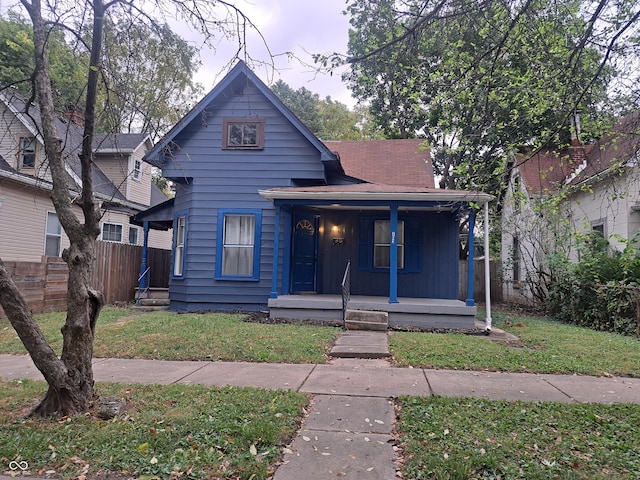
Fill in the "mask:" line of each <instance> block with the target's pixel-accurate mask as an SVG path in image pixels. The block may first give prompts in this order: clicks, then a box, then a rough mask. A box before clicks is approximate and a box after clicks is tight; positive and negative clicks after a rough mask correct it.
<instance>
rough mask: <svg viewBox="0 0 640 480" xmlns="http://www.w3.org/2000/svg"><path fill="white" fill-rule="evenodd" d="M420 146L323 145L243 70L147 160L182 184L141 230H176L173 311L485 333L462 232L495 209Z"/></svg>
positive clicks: (142, 219) (141, 218) (143, 219)
mask: <svg viewBox="0 0 640 480" xmlns="http://www.w3.org/2000/svg"><path fill="white" fill-rule="evenodd" d="M420 143H421V142H420V141H419V140H384V141H378V142H376V141H372V142H323V141H321V140H320V139H318V138H317V137H315V136H314V135H313V134H312V133H311V131H310V130H309V129H308V128H307V127H306V126H305V125H304V124H303V123H302V122H301V121H300V120H299V119H298V118H297V117H296V116H295V115H294V114H293V113H292V112H291V111H290V110H289V109H288V108H287V107H285V105H284V104H283V103H282V102H281V101H280V100H279V99H278V98H277V96H276V95H275V94H274V93H273V92H272V91H271V90H270V89H269V88H268V87H267V86H266V85H265V84H264V83H263V82H262V81H261V80H260V79H259V78H258V77H257V76H256V75H255V74H254V73H253V72H252V71H251V70H250V69H249V68H248V67H247V66H246V65H245V64H244V63H242V62H239V63H238V64H237V65H236V66H235V67H234V68H233V69H232V70H231V72H230V73H229V74H228V75H227V76H226V77H225V78H224V79H223V80H222V81H221V82H220V83H219V84H218V85H217V86H216V87H215V88H214V89H213V90H212V91H211V92H210V93H209V94H208V95H207V96H205V97H204V98H203V99H202V101H201V102H200V103H199V104H198V105H197V106H196V107H195V108H193V110H191V111H190V112H189V113H188V114H187V115H186V116H185V117H184V118H183V119H182V120H181V121H180V122H178V124H177V125H176V126H175V127H174V128H173V129H172V130H171V131H170V132H169V133H168V134H167V135H166V136H165V137H164V138H163V139H162V140H161V141H160V142H158V143H157V144H156V145H155V146H154V147H153V149H152V150H151V151H150V152H149V153H148V154H147V156H146V157H145V160H146V161H148V162H149V163H151V164H152V165H155V166H157V167H158V168H161V169H162V173H163V175H164V176H165V177H166V178H168V179H170V180H172V181H174V182H175V183H176V195H175V198H174V199H172V200H170V201H168V202H165V203H164V204H162V205H160V206H157V207H154V208H152V209H150V210H147V211H146V212H142V213H141V214H138V215H137V216H136V218H135V220H136V221H137V222H139V223H140V224H142V225H144V227H145V232H148V230H149V228H167V227H173V231H174V241H173V261H172V267H171V278H170V281H169V298H170V308H171V309H172V310H175V311H203V310H250V311H259V310H267V309H268V310H269V312H270V314H271V316H274V317H279V318H280V317H284V318H295V319H301V320H304V319H320V320H339V319H341V318H344V317H343V316H344V311H343V310H344V308H349V309H364V310H376V311H384V312H388V321H389V324H390V325H391V326H394V325H415V326H427V327H428V326H436V327H449V328H473V325H474V317H475V313H476V307H475V305H474V302H473V287H472V286H471V288H470V289H469V295H468V297H469V299H467V301H466V302H464V301H460V300H459V299H458V298H459V283H460V279H459V225H460V220H461V217H463V216H467V215H468V216H470V217H469V220H470V223H471V226H472V228H471V231H473V222H474V218H475V214H474V212H475V210H474V208H472V207H477V206H478V205H482V204H484V205H485V207H486V204H487V203H488V202H489V201H490V200H491V197H490V196H489V195H486V194H483V193H479V192H471V191H450V190H441V189H436V188H434V181H433V172H432V168H431V160H430V157H429V152H428V150H421V148H420ZM486 211H487V210H486V208H485V212H486ZM471 241H472V239H471ZM469 251H470V252H473V248H469ZM470 260H471V261H470V265H473V258H471V259H470ZM144 268H145V266H144V265H143V268H142V271H144ZM470 270H471V271H470V275H469V278H470V279H472V278H473V271H472V270H473V269H470ZM487 271H488V269H487ZM343 293H345V298H344V303H345V305H343V298H342V297H343V295H342V294H343ZM343 307H344V308H343ZM489 327H490V325H489Z"/></svg>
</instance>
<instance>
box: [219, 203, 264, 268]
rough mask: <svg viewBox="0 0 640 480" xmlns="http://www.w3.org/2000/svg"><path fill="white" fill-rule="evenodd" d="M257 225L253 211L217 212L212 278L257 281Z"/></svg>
mask: <svg viewBox="0 0 640 480" xmlns="http://www.w3.org/2000/svg"><path fill="white" fill-rule="evenodd" d="M261 222H262V212H260V211H257V210H252V211H224V210H221V211H220V213H219V217H218V253H217V262H216V278H218V279H228V280H258V279H259V276H260V268H259V263H260V228H261Z"/></svg>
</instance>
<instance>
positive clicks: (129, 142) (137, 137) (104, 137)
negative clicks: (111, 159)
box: [92, 133, 151, 154]
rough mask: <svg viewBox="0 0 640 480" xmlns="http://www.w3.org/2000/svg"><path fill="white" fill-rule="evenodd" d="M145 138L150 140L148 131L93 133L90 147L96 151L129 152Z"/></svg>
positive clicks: (144, 140) (137, 146)
mask: <svg viewBox="0 0 640 480" xmlns="http://www.w3.org/2000/svg"><path fill="white" fill-rule="evenodd" d="M147 140H149V141H151V136H150V135H149V134H148V133H95V134H94V135H93V143H92V147H93V149H94V151H95V152H96V153H113V152H117V153H127V154H131V153H133V152H135V151H136V150H137V149H138V148H140V147H141V146H142V145H143V144H144V143H145V142H146V141H147Z"/></svg>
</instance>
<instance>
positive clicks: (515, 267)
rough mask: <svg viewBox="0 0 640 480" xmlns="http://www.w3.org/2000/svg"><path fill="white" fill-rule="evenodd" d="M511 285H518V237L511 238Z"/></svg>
mask: <svg viewBox="0 0 640 480" xmlns="http://www.w3.org/2000/svg"><path fill="white" fill-rule="evenodd" d="M512 256H513V283H514V285H516V286H517V285H519V284H520V240H518V237H513V252H512Z"/></svg>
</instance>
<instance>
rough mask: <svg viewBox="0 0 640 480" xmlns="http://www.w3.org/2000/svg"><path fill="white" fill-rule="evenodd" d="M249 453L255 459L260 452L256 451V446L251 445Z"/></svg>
mask: <svg viewBox="0 0 640 480" xmlns="http://www.w3.org/2000/svg"><path fill="white" fill-rule="evenodd" d="M249 453H250V454H251V455H253V456H254V457H255V456H256V455H257V454H258V450H257V449H256V446H255V445H254V444H251V446H250V447H249Z"/></svg>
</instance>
